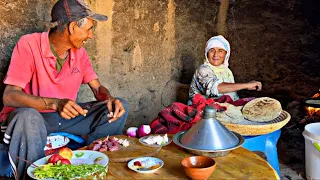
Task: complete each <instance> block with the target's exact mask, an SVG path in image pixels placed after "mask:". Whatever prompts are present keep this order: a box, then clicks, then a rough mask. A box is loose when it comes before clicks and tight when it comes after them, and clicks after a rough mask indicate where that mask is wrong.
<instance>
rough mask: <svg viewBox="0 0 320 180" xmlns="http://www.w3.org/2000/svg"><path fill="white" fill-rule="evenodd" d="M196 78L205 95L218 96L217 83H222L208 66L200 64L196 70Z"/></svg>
mask: <svg viewBox="0 0 320 180" xmlns="http://www.w3.org/2000/svg"><path fill="white" fill-rule="evenodd" d="M196 76H197V79H198V83H199V85H200V86H201V87H202V88H203V92H205V95H206V96H220V95H221V94H220V93H219V91H218V85H219V84H220V83H222V81H221V80H220V79H218V78H217V76H216V75H215V73H214V72H213V70H212V69H211V68H210V67H208V66H202V67H200V68H199V69H198V71H197V74H196Z"/></svg>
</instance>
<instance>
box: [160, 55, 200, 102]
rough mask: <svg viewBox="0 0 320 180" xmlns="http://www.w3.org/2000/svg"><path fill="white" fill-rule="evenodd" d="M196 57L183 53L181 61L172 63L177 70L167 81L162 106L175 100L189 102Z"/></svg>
mask: <svg viewBox="0 0 320 180" xmlns="http://www.w3.org/2000/svg"><path fill="white" fill-rule="evenodd" d="M195 62H196V58H194V56H193V55H192V54H190V53H186V52H185V53H183V54H182V55H181V58H180V62H178V63H177V64H172V66H173V67H172V68H173V69H174V70H175V71H176V72H174V73H173V77H172V78H171V79H170V80H169V81H168V82H167V83H166V85H165V87H164V88H163V91H162V95H161V104H162V106H165V107H166V106H168V105H170V104H171V103H173V102H181V103H184V104H187V102H188V97H189V87H190V83H191V80H192V77H193V74H194V71H195Z"/></svg>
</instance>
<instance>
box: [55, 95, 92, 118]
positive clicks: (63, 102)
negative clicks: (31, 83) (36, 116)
mask: <svg viewBox="0 0 320 180" xmlns="http://www.w3.org/2000/svg"><path fill="white" fill-rule="evenodd" d="M52 109H54V110H56V111H57V112H58V113H59V115H60V116H61V117H63V118H65V119H68V120H69V119H72V118H75V117H77V116H79V115H80V114H81V115H82V116H86V114H87V112H88V110H86V109H82V108H81V107H80V106H79V105H78V104H77V103H75V102H74V101H72V100H70V99H57V100H56V101H55V103H53V104H52Z"/></svg>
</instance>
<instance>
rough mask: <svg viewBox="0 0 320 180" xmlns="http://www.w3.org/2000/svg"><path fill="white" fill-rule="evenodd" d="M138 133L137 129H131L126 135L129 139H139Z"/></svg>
mask: <svg viewBox="0 0 320 180" xmlns="http://www.w3.org/2000/svg"><path fill="white" fill-rule="evenodd" d="M137 131H138V128H137V127H129V128H128V129H127V132H126V133H127V136H129V137H137Z"/></svg>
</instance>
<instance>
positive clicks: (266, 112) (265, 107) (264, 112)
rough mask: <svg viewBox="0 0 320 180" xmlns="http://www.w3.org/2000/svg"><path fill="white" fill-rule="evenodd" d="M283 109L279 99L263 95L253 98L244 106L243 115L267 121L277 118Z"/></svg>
mask: <svg viewBox="0 0 320 180" xmlns="http://www.w3.org/2000/svg"><path fill="white" fill-rule="evenodd" d="M281 111H282V107H281V104H280V102H279V101H278V100H276V99H273V98H269V97H261V98H256V99H253V100H252V101H250V102H248V103H247V104H245V105H244V107H243V108H242V114H243V116H244V117H245V118H246V119H248V120H250V121H255V122H267V121H271V120H273V119H275V118H277V117H278V116H279V115H280V113H281Z"/></svg>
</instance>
